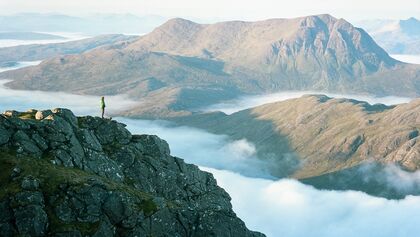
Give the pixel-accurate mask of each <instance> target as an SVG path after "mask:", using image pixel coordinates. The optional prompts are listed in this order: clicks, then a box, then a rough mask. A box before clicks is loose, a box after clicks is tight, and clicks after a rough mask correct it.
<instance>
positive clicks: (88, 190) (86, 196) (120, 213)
mask: <svg viewBox="0 0 420 237" xmlns="http://www.w3.org/2000/svg"><path fill="white" fill-rule="evenodd" d="M0 167H1V172H0V187H1V189H0V233H1V234H0V235H1V236H17V235H18V236H264V235H263V234H260V233H257V232H252V231H249V230H248V229H247V228H246V226H245V224H244V223H243V222H242V221H241V220H240V219H239V218H238V217H237V216H236V214H235V213H234V212H233V210H232V206H231V204H230V197H229V195H228V194H227V193H226V192H225V191H224V190H223V189H222V188H220V187H218V186H217V183H216V180H215V179H214V178H213V176H212V175H211V174H210V173H207V172H203V171H201V170H199V169H198V167H197V166H195V165H191V164H186V163H185V162H184V161H183V160H182V159H180V158H177V157H173V156H171V155H170V149H169V146H168V144H167V143H166V141H164V140H162V139H160V138H159V137H157V136H153V135H132V134H131V133H130V132H129V131H128V130H127V129H126V128H125V125H124V124H122V123H119V122H116V121H112V120H108V119H101V118H98V117H91V116H85V117H76V116H75V115H74V114H73V113H72V112H71V111H70V110H67V109H53V110H44V111H36V110H30V111H28V112H16V111H7V112H5V113H4V114H2V115H0Z"/></svg>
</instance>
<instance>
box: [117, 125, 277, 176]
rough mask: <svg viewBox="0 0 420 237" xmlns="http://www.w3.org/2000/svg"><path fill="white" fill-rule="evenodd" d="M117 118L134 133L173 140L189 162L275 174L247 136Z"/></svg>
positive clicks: (175, 151) (173, 145) (252, 173)
mask: <svg viewBox="0 0 420 237" xmlns="http://www.w3.org/2000/svg"><path fill="white" fill-rule="evenodd" d="M116 119H117V120H118V121H120V122H123V123H125V124H127V128H128V129H129V130H130V131H131V132H132V133H135V134H157V135H158V136H159V137H161V138H162V139H165V140H166V141H167V142H168V143H169V144H170V147H171V151H172V154H174V155H176V156H179V157H181V158H183V159H185V161H186V162H189V163H193V164H197V165H200V166H205V167H213V168H216V169H226V170H232V171H235V172H239V173H241V174H244V175H247V176H251V177H265V178H273V177H271V176H269V175H268V169H269V167H270V166H271V165H272V164H270V163H268V162H264V161H261V160H259V159H257V157H256V148H255V146H254V144H252V143H250V142H248V141H247V140H245V139H242V140H236V141H231V140H229V139H228V137H227V136H224V135H216V134H212V133H208V132H206V131H203V130H200V129H195V128H190V127H185V126H182V127H174V126H172V125H171V124H170V123H168V122H164V121H147V120H134V119H126V118H116Z"/></svg>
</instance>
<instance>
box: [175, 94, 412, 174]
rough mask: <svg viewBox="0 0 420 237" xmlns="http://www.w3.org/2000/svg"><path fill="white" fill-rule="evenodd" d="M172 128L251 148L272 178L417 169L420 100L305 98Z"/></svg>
mask: <svg viewBox="0 0 420 237" xmlns="http://www.w3.org/2000/svg"><path fill="white" fill-rule="evenodd" d="M174 121H175V122H177V123H179V124H185V125H189V126H195V127H199V128H204V129H207V130H209V131H211V132H214V133H219V134H227V135H229V136H230V137H232V138H234V139H242V138H246V139H248V140H249V141H251V142H253V143H254V144H255V145H256V147H257V149H258V152H259V157H260V158H262V159H269V160H271V161H272V162H273V170H272V173H273V174H274V175H276V176H285V175H288V176H292V177H295V178H298V179H304V178H311V177H318V176H321V175H324V174H328V173H332V172H338V171H342V170H346V169H349V168H352V167H357V166H360V165H362V164H364V163H366V162H378V163H381V164H395V165H398V166H400V167H402V168H403V169H405V170H410V171H415V170H419V169H420V143H419V131H420V100H415V101H413V102H411V103H408V104H401V105H398V106H395V107H393V106H385V105H381V104H376V105H369V104H367V103H365V102H361V101H355V100H349V99H331V98H328V97H326V96H321V95H320V96H304V97H301V98H298V99H291V100H287V101H284V102H276V103H271V104H266V105H263V106H259V107H256V108H253V109H248V110H243V111H240V112H237V113H234V114H232V115H225V114H223V113H210V114H200V115H195V116H189V117H184V118H176V119H174Z"/></svg>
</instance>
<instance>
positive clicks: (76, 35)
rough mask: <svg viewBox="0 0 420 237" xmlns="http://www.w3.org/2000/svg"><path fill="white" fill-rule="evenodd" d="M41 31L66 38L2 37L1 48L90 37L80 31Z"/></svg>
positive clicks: (0, 40)
mask: <svg viewBox="0 0 420 237" xmlns="http://www.w3.org/2000/svg"><path fill="white" fill-rule="evenodd" d="M40 33H49V34H53V35H57V36H61V37H64V38H65V39H48V40H10V39H0V48H3V47H12V46H18V45H29V44H53V43H63V42H68V41H74V40H81V39H86V38H89V36H86V35H83V34H80V33H70V32H40Z"/></svg>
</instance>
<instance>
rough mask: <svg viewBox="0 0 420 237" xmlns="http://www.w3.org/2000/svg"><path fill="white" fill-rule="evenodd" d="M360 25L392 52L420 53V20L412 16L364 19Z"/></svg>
mask: <svg viewBox="0 0 420 237" xmlns="http://www.w3.org/2000/svg"><path fill="white" fill-rule="evenodd" d="M357 24H358V25H360V26H362V27H363V28H365V29H366V30H367V31H368V32H369V34H371V35H372V37H373V38H374V39H375V40H376V42H378V44H379V45H380V46H381V47H383V48H384V49H385V50H386V51H387V52H389V53H392V54H420V21H419V20H417V19H416V18H414V17H412V18H409V19H407V20H376V21H362V22H358V23H357Z"/></svg>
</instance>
